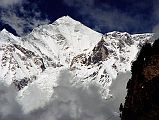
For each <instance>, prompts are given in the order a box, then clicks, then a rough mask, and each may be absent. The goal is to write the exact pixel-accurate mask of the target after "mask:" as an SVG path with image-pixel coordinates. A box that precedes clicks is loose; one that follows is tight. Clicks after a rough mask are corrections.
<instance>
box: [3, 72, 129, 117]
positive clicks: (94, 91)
mask: <svg viewBox="0 0 159 120" xmlns="http://www.w3.org/2000/svg"><path fill="white" fill-rule="evenodd" d="M123 77H124V78H125V79H124V81H125V80H127V79H128V78H129V77H130V75H128V74H124V76H122V75H121V76H120V77H119V78H117V81H118V82H117V85H116V84H114V87H113V88H111V89H113V90H114V91H112V92H113V93H114V94H115V95H116V98H114V99H112V100H103V99H102V98H101V96H100V94H99V90H98V87H96V86H93V85H91V86H90V87H89V88H88V89H84V88H83V87H75V86H72V85H71V83H70V80H71V79H73V76H72V75H71V73H70V72H69V71H67V70H64V71H61V74H60V77H59V79H58V87H56V88H54V94H53V99H52V101H51V102H50V103H49V104H48V105H46V106H45V107H44V108H40V109H38V110H35V111H33V112H31V113H28V114H23V112H22V110H21V106H20V105H19V104H18V103H17V102H16V92H14V90H13V89H12V88H8V87H4V86H2V85H1V84H0V108H1V109H0V120H120V118H119V116H118V114H116V113H114V112H115V111H116V112H118V107H119V105H120V102H121V99H124V97H125V96H123V95H122V94H123V86H124V85H123V82H124V81H123ZM121 81H122V82H121ZM114 82H115V81H114ZM121 84H122V85H121ZM124 84H126V83H125V82H124ZM120 85H121V86H120ZM116 87H117V88H116ZM124 87H125V86H124ZM119 91H121V92H119ZM124 91H126V89H124ZM35 92H36V91H35ZM55 96H56V97H55ZM28 102H29V101H28ZM2 110H3V111H2Z"/></svg>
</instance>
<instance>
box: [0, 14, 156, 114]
mask: <svg viewBox="0 0 159 120" xmlns="http://www.w3.org/2000/svg"><path fill="white" fill-rule="evenodd" d="M152 35H153V34H150V33H147V34H135V35H130V34H128V33H126V32H124V33H121V32H116V31H114V32H110V33H106V34H105V35H102V34H101V33H98V32H96V31H94V30H92V29H90V28H88V27H86V26H84V25H83V24H82V23H80V22H78V21H76V20H73V19H72V18H70V17H69V16H64V17H61V18H59V19H58V20H56V21H55V22H53V23H52V24H49V25H42V26H39V27H37V28H35V29H34V30H33V31H32V32H31V33H30V34H28V35H27V36H24V37H16V36H14V35H13V34H11V33H9V32H8V31H6V30H5V29H4V30H2V31H1V32H0V73H1V75H0V79H1V81H2V82H4V83H6V84H7V85H14V86H15V88H17V90H19V92H18V96H17V99H18V101H19V102H20V103H21V104H22V105H23V107H24V110H25V112H29V111H31V110H33V109H36V108H38V107H40V106H43V105H44V104H45V103H46V102H48V101H49V99H50V98H51V96H52V94H53V91H54V90H53V87H56V86H58V84H57V80H58V76H59V73H60V71H61V70H62V69H68V70H70V72H71V73H72V74H73V76H74V79H72V80H71V81H72V84H73V85H75V86H76V85H81V86H84V87H87V86H89V85H90V84H96V85H98V86H99V87H100V92H101V94H102V96H103V97H104V98H109V97H110V90H109V87H110V86H111V84H112V80H113V79H115V78H116V77H117V75H118V73H120V72H126V71H130V68H131V63H132V61H133V60H135V58H136V56H137V54H138V52H139V50H140V48H141V46H142V45H143V44H144V43H145V42H149V41H150V38H151V37H152ZM35 88H36V89H38V90H39V92H38V93H39V96H38V97H37V98H36V99H32V101H30V102H28V103H26V101H27V100H29V99H30V97H31V96H34V95H35V94H36V92H34V89H35ZM41 94H42V95H44V96H43V97H42V98H41ZM36 96H37V95H36ZM37 99H38V100H39V101H38V102H37ZM35 103H36V104H35ZM29 105H30V107H28V106H29Z"/></svg>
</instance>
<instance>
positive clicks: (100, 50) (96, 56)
mask: <svg viewBox="0 0 159 120" xmlns="http://www.w3.org/2000/svg"><path fill="white" fill-rule="evenodd" d="M104 44H105V40H104V38H103V37H102V39H101V40H100V41H99V42H98V44H97V45H96V46H95V47H94V48H93V50H92V51H93V53H92V55H90V56H89V58H88V61H87V64H88V65H89V64H91V63H93V64H96V63H99V62H100V61H104V60H106V58H107V57H108V54H109V53H108V49H107V48H106V46H105V45H104Z"/></svg>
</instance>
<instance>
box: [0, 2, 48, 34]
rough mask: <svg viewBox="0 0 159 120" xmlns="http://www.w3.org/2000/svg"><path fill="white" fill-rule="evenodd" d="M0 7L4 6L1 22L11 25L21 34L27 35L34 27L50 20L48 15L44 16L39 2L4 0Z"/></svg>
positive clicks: (0, 16)
mask: <svg viewBox="0 0 159 120" xmlns="http://www.w3.org/2000/svg"><path fill="white" fill-rule="evenodd" d="M3 1H5V2H3ZM26 6H28V7H26ZM0 7H2V8H1V9H0V20H1V22H2V23H3V24H7V25H9V26H11V27H12V28H13V29H14V30H15V31H16V33H17V34H18V35H19V36H23V35H26V34H27V33H28V32H30V31H31V30H32V29H33V28H35V27H37V26H39V25H43V24H48V23H49V22H50V21H49V20H48V19H47V18H46V16H45V17H42V13H41V11H40V10H39V8H38V4H36V3H32V2H30V1H29V0H2V1H0Z"/></svg>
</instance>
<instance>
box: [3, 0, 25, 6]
mask: <svg viewBox="0 0 159 120" xmlns="http://www.w3.org/2000/svg"><path fill="white" fill-rule="evenodd" d="M22 1H23V0H0V7H8V6H12V5H16V4H21V3H22Z"/></svg>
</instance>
